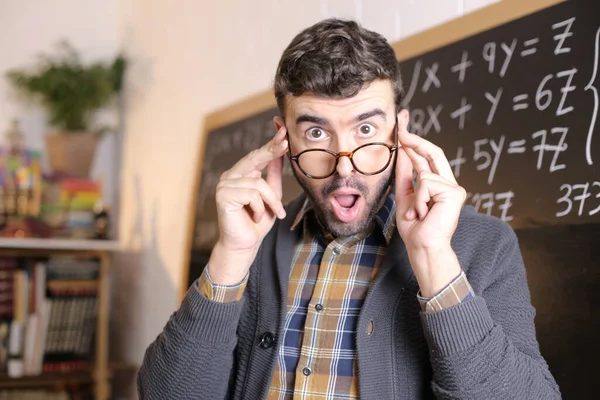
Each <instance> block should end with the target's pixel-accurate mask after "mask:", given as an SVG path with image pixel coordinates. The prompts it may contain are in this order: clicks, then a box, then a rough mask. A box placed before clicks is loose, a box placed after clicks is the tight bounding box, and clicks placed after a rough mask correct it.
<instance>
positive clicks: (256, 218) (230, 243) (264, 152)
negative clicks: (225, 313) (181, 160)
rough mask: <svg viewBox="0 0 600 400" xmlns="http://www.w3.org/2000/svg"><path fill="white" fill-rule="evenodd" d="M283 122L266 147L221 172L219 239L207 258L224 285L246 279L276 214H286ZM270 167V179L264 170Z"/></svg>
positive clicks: (215, 277)
mask: <svg viewBox="0 0 600 400" xmlns="http://www.w3.org/2000/svg"><path fill="white" fill-rule="evenodd" d="M285 132H286V131H285V127H282V128H281V129H280V130H279V131H278V132H277V134H276V135H275V137H273V139H272V140H271V141H270V142H268V143H267V144H265V145H264V146H263V147H261V148H259V149H257V150H254V151H252V152H251V153H249V154H248V155H246V156H245V157H244V158H242V159H241V160H240V161H238V162H237V164H235V165H234V166H233V167H232V168H231V169H230V170H228V171H225V172H224V173H223V175H221V179H220V181H219V183H218V185H217V189H216V202H217V218H218V222H219V239H218V240H217V243H216V244H215V247H214V248H213V251H212V253H211V256H210V260H209V262H208V270H209V275H210V278H211V280H212V281H213V282H214V283H216V284H220V285H235V284H237V283H239V282H240V281H242V280H243V279H244V277H245V276H246V274H247V273H248V269H249V268H250V265H252V262H253V261H254V258H255V257H256V253H257V252H258V249H259V247H260V244H261V242H262V240H263V239H264V237H265V236H266V235H267V233H268V232H269V231H270V230H271V228H272V227H273V224H274V223H275V218H276V217H279V218H280V219H283V218H284V217H285V211H284V209H283V204H282V202H281V197H282V190H283V189H282V174H283V155H284V154H285V152H286V151H287V148H288V142H287V140H286V135H285ZM265 167H266V168H267V177H266V180H265V179H262V178H261V172H262V170H263V169H265Z"/></svg>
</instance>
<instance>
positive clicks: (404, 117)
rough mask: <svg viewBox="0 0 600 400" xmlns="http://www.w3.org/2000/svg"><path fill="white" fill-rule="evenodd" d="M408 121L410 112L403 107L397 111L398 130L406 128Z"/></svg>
mask: <svg viewBox="0 0 600 400" xmlns="http://www.w3.org/2000/svg"><path fill="white" fill-rule="evenodd" d="M409 122H410V113H409V112H408V110H407V109H406V108H403V109H402V110H400V112H399V113H398V125H399V126H398V128H400V130H402V129H406V130H408V123H409Z"/></svg>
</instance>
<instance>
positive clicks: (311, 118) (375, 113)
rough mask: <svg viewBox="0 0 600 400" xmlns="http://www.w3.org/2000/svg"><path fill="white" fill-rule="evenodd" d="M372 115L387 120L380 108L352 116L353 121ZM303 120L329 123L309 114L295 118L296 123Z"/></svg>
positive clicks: (362, 119) (359, 120)
mask: <svg viewBox="0 0 600 400" xmlns="http://www.w3.org/2000/svg"><path fill="white" fill-rule="evenodd" d="M374 116H380V117H381V118H383V120H384V121H387V118H386V115H385V112H384V111H383V110H382V109H381V108H375V109H373V110H371V111H367V112H364V113H362V114H359V115H357V116H356V117H355V118H354V122H361V121H364V120H366V119H369V118H371V117H374ZM303 122H311V123H313V124H317V125H329V121H328V120H327V119H325V118H321V117H316V116H314V115H309V114H300V115H299V116H298V118H296V125H300V124H301V123H303Z"/></svg>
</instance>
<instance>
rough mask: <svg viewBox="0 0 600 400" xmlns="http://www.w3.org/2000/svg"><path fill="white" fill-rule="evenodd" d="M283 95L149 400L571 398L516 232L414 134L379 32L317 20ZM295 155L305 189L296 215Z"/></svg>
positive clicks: (231, 189)
mask: <svg viewBox="0 0 600 400" xmlns="http://www.w3.org/2000/svg"><path fill="white" fill-rule="evenodd" d="M275 96H276V98H277V103H278V106H279V109H280V112H281V116H280V117H276V118H275V121H274V122H275V127H276V128H277V134H276V135H275V136H274V138H273V139H272V140H271V141H270V142H269V143H268V144H267V145H265V146H264V147H262V148H260V149H258V150H255V151H253V152H251V153H250V154H248V155H247V156H246V157H244V158H243V159H242V160H240V161H239V162H238V163H237V164H236V165H235V166H233V168H231V169H230V170H229V171H227V172H226V173H224V174H223V176H222V177H221V180H220V182H219V184H218V186H217V191H216V201H217V209H218V220H219V229H220V236H219V239H218V241H217V243H216V245H215V247H214V249H213V251H212V254H211V257H210V260H209V262H208V265H207V267H206V268H205V271H204V273H203V274H202V276H200V277H199V279H198V282H197V284H194V285H192V287H191V288H190V289H189V291H188V293H187V295H186V297H185V299H184V300H183V303H182V305H181V308H180V309H179V310H178V311H177V312H176V313H174V314H173V316H172V317H171V319H170V321H169V322H168V323H167V325H166V326H165V328H164V330H163V332H162V333H161V334H160V336H159V337H158V338H157V339H156V341H155V342H154V343H152V344H151V345H150V347H149V348H148V350H147V352H146V355H145V359H144V362H143V365H142V367H141V369H140V372H139V375H138V387H139V395H140V398H142V399H224V398H227V399H230V398H232V399H250V400H253V399H263V398H268V399H291V398H294V399H333V398H345V399H353V398H361V399H377V400H381V399H433V398H437V399H544V400H547V399H557V398H560V393H559V389H558V387H557V385H556V383H555V382H554V379H553V378H552V375H551V374H550V372H549V370H548V367H547V365H546V363H545V361H544V359H543V358H542V356H541V355H540V352H539V348H538V344H537V341H536V337H535V329H534V323H533V318H534V309H533V307H532V306H531V304H530V300H529V291H528V287H527V282H526V276H525V270H524V266H523V262H522V259H521V255H520V252H519V248H518V243H517V239H516V237H515V235H514V233H513V231H512V230H511V228H510V227H509V226H508V225H506V224H504V223H502V222H501V221H499V220H497V219H494V218H491V217H488V216H483V215H479V214H476V213H475V212H474V210H473V209H472V208H470V207H463V202H464V200H465V190H464V189H463V188H462V187H460V186H459V185H458V184H457V182H456V180H455V178H454V176H453V174H452V170H451V168H450V165H449V163H448V160H447V159H446V157H445V156H444V153H443V152H442V151H441V150H440V149H439V148H437V147H436V146H434V145H433V144H432V143H430V142H428V141H426V140H425V139H423V138H420V137H419V136H417V135H413V134H411V133H409V132H407V124H408V119H409V115H408V111H407V110H403V109H402V108H401V101H402V82H401V79H400V72H399V67H398V63H397V61H396V56H395V54H394V51H393V49H392V48H391V47H390V46H389V44H388V43H387V42H386V41H385V39H384V38H383V37H382V36H380V35H378V34H376V33H374V32H370V31H367V30H365V29H363V28H362V27H360V26H359V25H357V24H356V23H355V22H350V21H341V20H325V21H322V22H320V23H317V24H316V25H314V26H312V27H310V28H308V29H306V30H305V31H303V32H301V33H300V34H299V35H298V36H297V37H296V38H295V39H294V40H293V41H292V42H291V43H290V45H289V46H288V48H287V49H286V50H285V51H284V53H283V55H282V58H281V61H280V63H279V67H278V70H277V74H276V78H275ZM285 156H287V157H289V158H290V160H291V163H292V167H293V171H294V174H295V176H296V179H297V180H298V182H299V183H300V185H301V186H302V187H303V189H304V194H303V195H302V196H301V197H300V198H298V199H296V200H295V201H293V202H292V203H291V204H290V205H289V206H287V207H286V208H285V209H284V207H283V205H282V203H281V196H282V183H281V181H282V163H283V157H285ZM265 168H266V169H267V176H266V179H262V178H261V171H263V170H264V169H265ZM413 171H415V172H416V176H417V179H416V182H415V183H414V185H413Z"/></svg>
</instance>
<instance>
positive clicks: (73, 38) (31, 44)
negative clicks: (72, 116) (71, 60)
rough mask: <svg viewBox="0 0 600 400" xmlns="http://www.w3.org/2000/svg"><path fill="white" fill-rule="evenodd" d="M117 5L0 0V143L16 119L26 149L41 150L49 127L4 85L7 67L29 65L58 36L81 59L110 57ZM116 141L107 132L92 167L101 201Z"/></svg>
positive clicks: (111, 181)
mask: <svg viewBox="0 0 600 400" xmlns="http://www.w3.org/2000/svg"><path fill="white" fill-rule="evenodd" d="M118 5H119V1H118V0H106V1H102V2H97V1H93V0H87V1H81V0H44V1H40V0H21V1H11V0H0V38H1V39H0V135H2V136H0V143H4V136H3V133H4V132H5V131H6V129H7V128H8V127H9V124H10V121H11V120H12V119H13V118H17V119H19V120H20V125H21V128H22V130H23V133H24V134H25V140H26V144H27V146H28V147H31V148H35V149H40V150H43V149H44V134H45V132H46V131H47V130H48V126H47V123H46V118H45V115H44V113H43V112H42V110H41V109H40V108H36V107H33V106H32V105H31V104H27V103H25V102H23V99H22V98H20V96H18V95H17V93H16V92H15V91H14V90H13V89H12V88H11V87H9V85H8V82H7V81H6V79H5V78H4V76H5V73H6V71H8V70H10V69H12V68H22V67H31V66H34V65H35V63H36V60H37V56H38V54H40V53H41V52H43V53H47V52H52V51H53V50H55V49H56V45H57V43H58V42H59V41H60V40H63V39H67V40H68V41H69V42H70V43H71V44H72V45H73V46H74V47H75V48H76V49H77V50H78V51H79V52H80V54H81V56H82V59H83V61H84V62H88V61H92V60H111V59H112V58H113V57H114V56H115V55H116V53H117V51H118V47H119V46H118V45H119V43H118V35H117V34H118V29H117V26H118V21H119V19H118V18H119V7H118ZM106 117H108V118H109V119H110V118H111V116H110V115H106ZM117 143H118V140H117V138H116V137H115V136H114V135H108V136H106V137H105V139H104V140H103V141H102V142H101V143H100V146H99V148H98V153H97V156H96V158H95V160H94V165H93V168H92V175H93V176H94V177H95V178H98V179H102V180H103V183H104V187H105V188H106V190H105V193H104V194H105V199H106V200H107V202H109V203H112V205H114V202H115V199H116V193H115V192H116V190H115V188H116V186H117V182H116V170H115V162H114V160H115V157H116V155H117V149H116V147H117ZM43 162H44V164H46V160H45V159H44V160H43Z"/></svg>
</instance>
